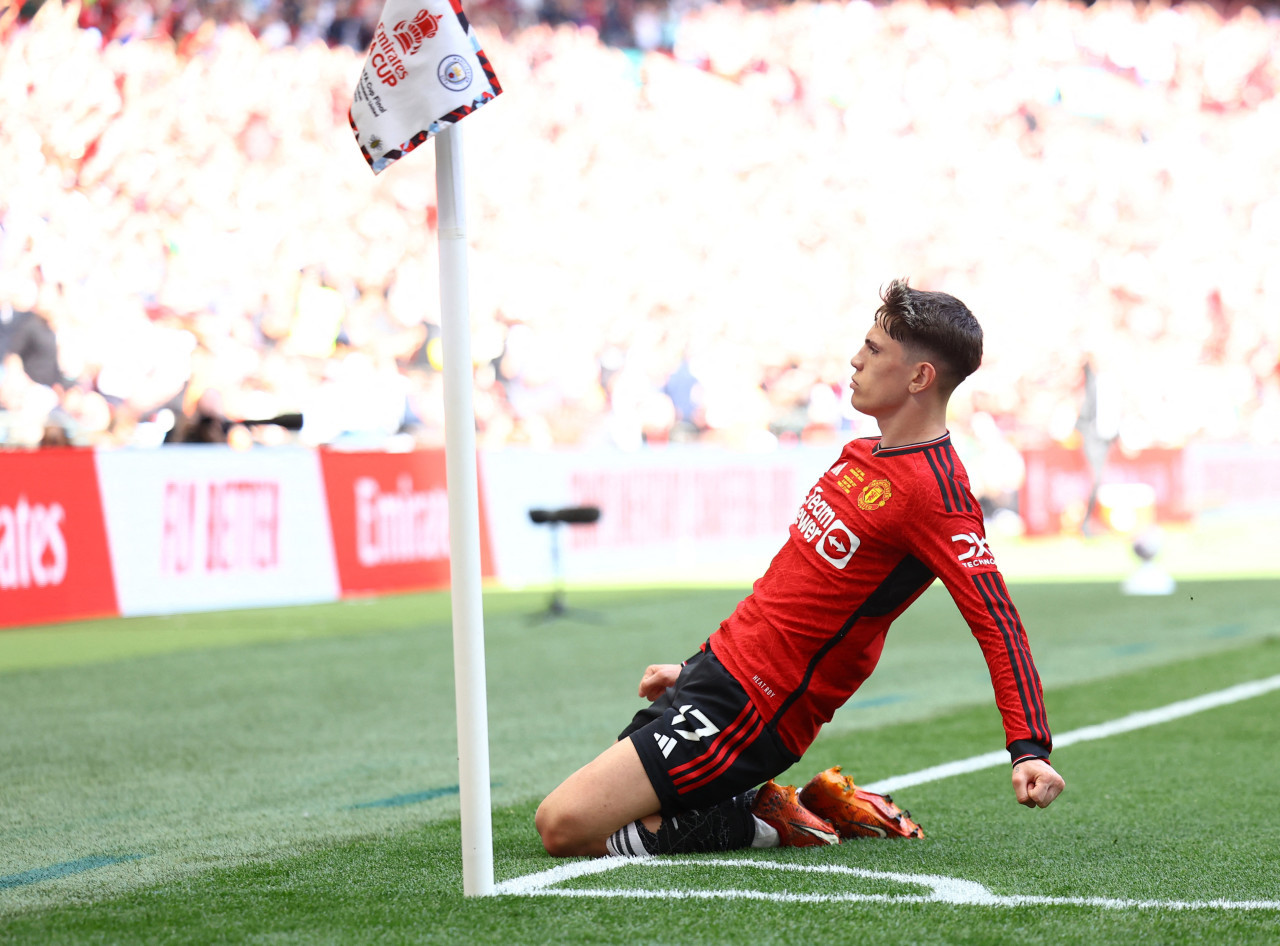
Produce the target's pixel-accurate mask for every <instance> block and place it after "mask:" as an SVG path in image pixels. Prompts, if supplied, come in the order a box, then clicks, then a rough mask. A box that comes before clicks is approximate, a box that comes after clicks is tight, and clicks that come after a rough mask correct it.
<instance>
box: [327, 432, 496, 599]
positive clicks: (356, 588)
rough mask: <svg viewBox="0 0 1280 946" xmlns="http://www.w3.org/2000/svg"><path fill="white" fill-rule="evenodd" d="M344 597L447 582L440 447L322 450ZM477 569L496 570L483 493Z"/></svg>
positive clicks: (439, 585)
mask: <svg viewBox="0 0 1280 946" xmlns="http://www.w3.org/2000/svg"><path fill="white" fill-rule="evenodd" d="M320 463H321V469H322V470H323V473H324V483H325V492H326V494H327V495H328V501H329V523H330V528H331V529H332V530H333V550H334V556H335V557H336V559H337V564H338V581H339V584H340V586H341V593H342V595H343V596H347V595H360V594H373V593H377V592H387V591H411V590H420V589H427V588H444V587H447V586H448V584H449V498H448V493H447V492H446V489H445V457H444V451H443V450H416V451H414V452H412V453H345V452H337V451H331V450H322V451H321V452H320ZM480 563H481V574H482V575H484V576H485V577H491V576H492V575H493V560H492V556H491V554H490V547H489V527H488V520H487V516H486V512H485V503H484V498H483V496H482V497H481V500H480Z"/></svg>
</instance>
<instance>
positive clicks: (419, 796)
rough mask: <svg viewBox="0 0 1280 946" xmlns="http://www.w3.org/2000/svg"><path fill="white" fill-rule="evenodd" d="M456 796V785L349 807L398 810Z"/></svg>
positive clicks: (393, 796)
mask: <svg viewBox="0 0 1280 946" xmlns="http://www.w3.org/2000/svg"><path fill="white" fill-rule="evenodd" d="M456 794H458V786H457V785H446V786H444V788H429V789H427V790H426V791H425V792H411V793H410V794H408V795H392V796H391V797H390V798H379V799H378V800H377V801H362V802H360V803H359V804H356V805H351V806H350V807H352V808H400V807H402V806H403V805H416V804H417V803H418V802H420V801H430V800H431V799H433V798H443V797H444V796H445V795H456Z"/></svg>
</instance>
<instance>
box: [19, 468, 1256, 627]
mask: <svg viewBox="0 0 1280 946" xmlns="http://www.w3.org/2000/svg"><path fill="white" fill-rule="evenodd" d="M838 456H839V446H838V445H835V444H831V445H826V446H804V447H785V448H781V449H778V450H774V451H771V452H767V453H744V452H733V451H729V450H723V449H717V448H714V447H707V446H668V447H663V448H654V449H648V450H644V451H640V452H637V453H624V452H620V451H616V450H602V449H582V450H558V451H534V450H527V449H517V448H507V449H502V450H495V451H486V452H484V453H482V454H481V456H480V458H479V464H480V483H481V496H480V513H481V541H482V543H483V546H482V549H481V567H482V570H483V573H484V576H485V577H486V578H492V579H496V580H497V581H498V582H499V583H500V584H502V585H504V586H507V587H522V586H528V585H545V584H548V583H551V582H553V581H555V580H556V578H557V574H556V571H555V569H554V567H553V562H552V537H553V535H554V536H556V537H558V539H559V543H560V559H561V567H560V574H559V577H560V578H561V579H562V580H563V581H564V582H565V584H566V585H567V586H569V587H572V586H573V585H574V584H575V583H586V582H609V581H618V582H622V581H627V582H652V583H655V584H671V583H678V582H681V581H698V582H707V581H724V582H731V583H734V584H742V585H748V584H750V583H751V582H752V581H754V580H755V578H757V577H758V576H759V575H760V574H761V573H762V572H763V570H764V569H765V567H766V566H767V565H768V563H769V560H770V559H771V558H772V557H773V555H774V554H775V553H776V552H777V550H778V549H779V548H781V546H782V543H783V542H784V541H785V539H786V530H787V526H788V525H789V524H790V523H791V521H792V520H793V519H794V517H795V515H796V512H797V510H798V508H799V506H800V503H801V502H802V501H803V499H804V496H805V495H806V493H807V492H808V490H809V487H810V486H811V485H812V484H813V482H814V481H815V480H816V479H817V478H818V476H820V475H821V474H822V473H823V471H825V470H826V469H827V468H828V467H829V466H830V465H831V464H832V463H834V462H835V461H836V459H837V458H838ZM1028 457H1029V458H1030V459H1029V461H1028V482H1027V485H1026V486H1025V488H1024V490H1023V494H1024V497H1023V498H1024V504H1027V505H1028V506H1030V507H1033V508H1029V509H1028V510H1027V513H1028V516H1030V515H1031V514H1032V513H1033V512H1034V513H1035V515H1036V516H1039V517H1040V519H1042V520H1044V521H1043V522H1042V523H1041V526H1042V527H1043V529H1042V531H1052V530H1053V528H1055V519H1054V515H1055V514H1056V513H1055V510H1056V509H1057V506H1055V503H1057V504H1058V505H1061V503H1062V500H1063V496H1067V497H1068V498H1069V497H1070V496H1071V495H1075V494H1073V493H1071V491H1070V490H1067V489H1064V488H1063V487H1064V484H1065V486H1068V487H1070V488H1071V490H1076V491H1077V492H1078V490H1079V488H1080V477H1081V475H1082V474H1081V472H1080V469H1079V467H1080V465H1081V464H1082V463H1083V460H1082V459H1081V458H1080V457H1078V456H1077V455H1075V454H1073V453H1071V452H1070V451H1066V450H1056V451H1040V452H1038V453H1036V452H1029V453H1028ZM1037 464H1039V465H1038V466H1037ZM1278 464H1280V447H1276V446H1274V445H1247V444H1204V445H1197V446H1196V447H1194V448H1188V449H1187V450H1185V451H1171V450H1160V451H1147V452H1146V454H1144V455H1141V456H1139V457H1137V458H1124V463H1123V464H1119V465H1113V466H1111V467H1109V468H1108V469H1109V475H1108V482H1110V483H1113V484H1114V483H1148V484H1150V485H1151V486H1152V488H1153V489H1154V491H1155V493H1156V500H1157V508H1156V512H1157V514H1158V515H1159V516H1160V517H1161V518H1162V520H1168V519H1172V518H1176V517H1183V518H1185V517H1186V516H1189V515H1192V514H1194V513H1195V512H1199V511H1202V510H1214V511H1219V512H1230V511H1232V510H1235V511H1237V512H1240V511H1242V510H1243V511H1248V510H1253V509H1266V508H1274V507H1275V504H1276V502H1277V500H1280V486H1278V485H1277V484H1280V476H1278V475H1277V470H1278V469H1280V466H1278ZM1037 471H1039V472H1037ZM1033 474H1035V475H1034V476H1033ZM1041 474H1043V475H1041ZM1085 482H1086V485H1087V480H1086V481H1085ZM1037 483H1039V486H1037ZM445 490H446V483H445V465H444V456H443V451H440V450H420V451H414V452H412V453H408V454H396V453H382V452H358V453H345V452H337V451H313V450H307V449H302V448H279V449H270V450H266V449H255V450H250V451H247V452H237V451H234V450H231V449H229V448H227V447H219V446H203V445H201V446H195V445H192V446H167V447H165V448H163V449H161V450H104V451H90V450H49V451H35V452H28V451H16V452H0V627H14V626H20V625H24V624H39V623H45V622H49V621H60V620H71V619H76V618H89V617H100V616H105V615H109V614H125V615H138V614H167V613H177V612H183V611H200V610H215V609H230V608H245V607H261V606H268V605H286V604H306V603H313V602H321V601H334V600H337V599H338V598H341V597H349V596H353V595H366V594H380V593H383V592H388V591H407V590H412V589H429V588H444V587H447V586H448V559H447V554H446V553H447V549H448V541H447V516H445V515H444V510H443V503H444V497H445V495H446V493H445ZM1161 490H1163V493H1162V492H1161ZM1036 496H1040V499H1036ZM1162 497H1163V498H1162ZM1162 503H1163V506H1162V505H1161V504H1162ZM566 506H598V507H599V508H600V511H601V515H600V520H599V522H597V523H595V524H593V525H582V526H571V525H561V526H557V527H554V528H555V529H558V530H559V531H556V532H553V531H552V529H553V527H551V526H547V525H535V524H534V523H532V522H531V521H530V519H529V511H530V510H531V509H540V508H541V509H547V508H551V509H556V508H562V507H566ZM404 516H407V517H408V518H407V519H405V520H404V521H403V522H402V521H400V520H401V517H404ZM1028 522H1029V526H1030V525H1032V524H1034V523H1032V522H1031V520H1030V519H1028Z"/></svg>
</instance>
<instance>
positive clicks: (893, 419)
mask: <svg viewBox="0 0 1280 946" xmlns="http://www.w3.org/2000/svg"><path fill="white" fill-rule="evenodd" d="M876 422H877V423H878V424H879V426H880V446H881V447H882V448H887V447H906V446H909V445H910V444H913V443H928V442H929V441H930V440H937V439H938V438H939V437H941V436H942V435H943V434H945V433H946V432H947V406H946V404H942V405H941V407H940V409H939V408H938V407H936V406H934V405H928V406H925V405H922V404H919V403H911V402H908V404H906V405H903V407H902V408H901V409H899V410H897V411H894V412H893V413H892V414H886V415H884V416H881V417H877V418H876Z"/></svg>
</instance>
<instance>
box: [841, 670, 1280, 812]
mask: <svg viewBox="0 0 1280 946" xmlns="http://www.w3.org/2000/svg"><path fill="white" fill-rule="evenodd" d="M1272 690H1280V674H1277V675H1276V676H1274V677H1267V678H1266V679H1264V680H1254V681H1253V682H1251V683H1240V684H1237V685H1236V686H1233V687H1227V688H1226V689H1225V690H1218V691H1216V692H1214V693H1206V694H1204V695H1203V696H1197V697H1193V698H1192V699H1189V700H1179V701H1178V702H1177V703H1170V704H1169V705H1168V706H1161V707H1158V708H1156V709H1151V710H1142V711H1141V712H1138V713H1130V714H1129V715H1128V716H1122V717H1120V718H1119V719H1113V720H1111V721H1110V722H1108V723H1098V724H1097V725H1095V726H1082V727H1081V728H1080V729H1073V730H1071V731H1070V732H1067V733H1063V734H1062V735H1060V736H1055V737H1054V740H1053V747H1054V748H1055V749H1061V748H1063V747H1065V746H1071V745H1075V744H1076V743H1077V742H1090V741H1092V740H1094V739H1106V738H1107V737H1108V736H1116V735H1119V734H1120V733H1126V732H1133V731H1134V730H1135V729H1145V728H1146V727H1148V726H1157V725H1159V724H1160V723H1167V722H1169V721H1170V720H1174V719H1181V718H1182V717H1183V716H1191V715H1193V714H1195V713H1202V712H1204V711H1205V710H1210V709H1215V708H1217V707H1219V706H1227V705H1228V704H1230V703H1239V702H1240V701H1241V700H1248V699H1251V698H1253V697H1255V696H1261V695H1262V694H1264V693H1270V692H1271V691H1272ZM1008 764H1009V753H1008V752H1006V751H1004V750H1003V749H1000V750H997V751H995V752H984V753H983V754H982V755H975V756H970V757H969V758H967V759H958V760H956V761H955V762H947V763H944V764H943V765H934V766H930V767H929V768H927V769H921V770H920V771H918V772H909V773H908V774H906V775H892V776H890V777H889V778H885V779H881V780H880V781H878V782H872V783H870V784H869V785H864V786H862V787H863V788H865V789H867V790H868V791H872V792H879V793H880V794H882V795H883V794H885V793H886V792H896V791H898V790H899V789H902V788H910V787H911V786H913V785H923V784H925V783H926V782H936V781H938V780H939V779H944V778H950V777H951V776H953V775H965V774H967V773H969V772H977V771H980V770H981V769H993V768H995V767H996V766H999V765H1008Z"/></svg>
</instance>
